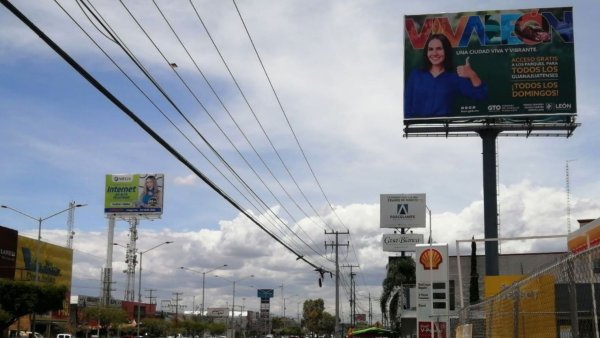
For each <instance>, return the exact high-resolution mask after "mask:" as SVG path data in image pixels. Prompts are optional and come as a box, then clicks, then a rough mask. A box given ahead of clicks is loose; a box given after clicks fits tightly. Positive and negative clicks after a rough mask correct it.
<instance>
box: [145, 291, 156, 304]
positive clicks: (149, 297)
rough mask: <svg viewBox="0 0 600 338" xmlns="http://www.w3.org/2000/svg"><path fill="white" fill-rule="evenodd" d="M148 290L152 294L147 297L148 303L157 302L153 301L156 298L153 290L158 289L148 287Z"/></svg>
mask: <svg viewBox="0 0 600 338" xmlns="http://www.w3.org/2000/svg"><path fill="white" fill-rule="evenodd" d="M146 291H148V292H149V293H150V296H148V297H146V298H148V304H156V302H155V301H152V300H153V299H156V296H152V292H154V291H156V289H146Z"/></svg>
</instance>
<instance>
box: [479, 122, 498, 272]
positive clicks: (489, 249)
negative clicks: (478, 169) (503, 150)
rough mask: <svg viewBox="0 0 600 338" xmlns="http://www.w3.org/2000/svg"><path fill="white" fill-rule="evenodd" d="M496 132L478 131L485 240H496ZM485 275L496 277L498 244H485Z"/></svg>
mask: <svg viewBox="0 0 600 338" xmlns="http://www.w3.org/2000/svg"><path fill="white" fill-rule="evenodd" d="M498 134H499V131H498V130H492V129H484V130H481V131H479V136H481V139H482V141H483V142H482V143H483V220H484V235H485V238H498V201H497V192H498V191H497V185H496V183H497V182H496V137H497V136H498ZM485 274H486V275H487V276H497V275H498V274H499V269H498V242H494V241H489V242H487V241H486V242H485Z"/></svg>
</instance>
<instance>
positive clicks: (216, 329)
mask: <svg viewBox="0 0 600 338" xmlns="http://www.w3.org/2000/svg"><path fill="white" fill-rule="evenodd" d="M207 329H208V332H210V334H211V335H213V336H216V335H222V334H223V333H225V331H227V326H225V323H210V324H208V327H207Z"/></svg>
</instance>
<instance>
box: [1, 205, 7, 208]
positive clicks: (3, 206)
mask: <svg viewBox="0 0 600 338" xmlns="http://www.w3.org/2000/svg"><path fill="white" fill-rule="evenodd" d="M0 208H8V207H7V206H6V205H0Z"/></svg>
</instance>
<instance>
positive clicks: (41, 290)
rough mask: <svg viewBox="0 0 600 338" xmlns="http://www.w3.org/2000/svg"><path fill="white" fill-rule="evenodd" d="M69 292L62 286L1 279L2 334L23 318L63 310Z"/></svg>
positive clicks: (0, 311)
mask: <svg viewBox="0 0 600 338" xmlns="http://www.w3.org/2000/svg"><path fill="white" fill-rule="evenodd" d="M67 291H68V289H67V287H66V286H62V285H61V286H55V285H44V284H34V283H31V282H21V281H11V280H6V279H0V320H1V321H0V332H2V331H4V330H6V329H7V328H8V327H9V326H10V325H11V324H13V323H14V322H16V321H17V320H18V319H19V318H20V317H22V316H25V315H29V314H32V313H38V314H41V313H46V312H49V311H55V310H61V309H62V308H63V303H64V301H65V296H66V293H67Z"/></svg>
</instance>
